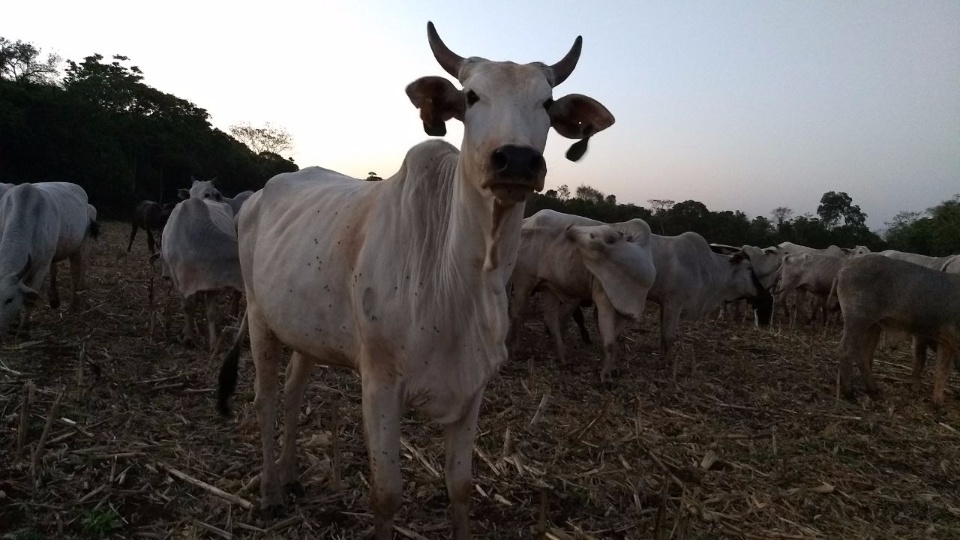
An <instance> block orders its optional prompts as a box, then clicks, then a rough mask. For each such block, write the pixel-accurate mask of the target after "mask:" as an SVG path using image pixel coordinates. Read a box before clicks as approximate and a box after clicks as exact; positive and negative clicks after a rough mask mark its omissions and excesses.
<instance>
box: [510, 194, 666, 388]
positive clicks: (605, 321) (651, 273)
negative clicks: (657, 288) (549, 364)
mask: <svg viewBox="0 0 960 540" xmlns="http://www.w3.org/2000/svg"><path fill="white" fill-rule="evenodd" d="M649 241H650V227H649V226H648V225H647V224H646V223H645V222H644V221H643V220H640V219H634V220H631V221H627V222H624V223H616V224H611V225H606V224H603V223H600V222H597V221H594V220H592V219H588V218H584V217H580V216H574V215H569V214H563V213H560V212H555V211H553V210H541V211H540V212H537V213H536V214H534V215H533V216H531V217H529V218H527V219H525V220H523V230H522V233H521V237H520V253H519V255H518V257H517V264H516V266H515V267H514V269H513V274H512V276H511V278H510V283H511V293H510V294H511V302H510V320H511V329H512V332H511V337H510V341H511V342H512V345H513V347H512V348H515V347H516V345H517V342H518V333H519V330H520V327H521V321H520V315H521V314H522V313H523V309H524V306H525V305H526V302H527V299H528V298H529V297H530V294H531V292H532V291H534V290H535V289H540V290H541V293H540V295H541V297H542V299H543V316H544V322H545V323H546V326H547V328H548V329H549V330H550V334H551V335H552V336H553V339H554V342H555V343H556V346H557V357H558V359H559V360H560V362H561V363H563V362H565V353H564V346H563V333H562V332H561V325H560V321H561V310H563V308H562V305H563V304H567V307H568V308H570V309H573V308H577V307H579V304H580V302H581V301H582V300H591V301H593V303H594V304H596V306H597V319H598V328H599V330H600V339H601V342H602V343H603V364H602V367H601V369H600V380H601V382H603V383H605V384H609V383H612V382H613V378H614V373H615V370H616V364H617V347H616V341H617V338H618V337H619V336H620V334H621V333H622V332H623V328H624V326H626V322H627V321H628V320H635V319H637V318H639V317H640V314H641V313H642V312H643V307H644V303H645V302H646V296H647V291H648V290H649V289H650V287H651V285H653V280H654V277H655V276H656V270H655V268H654V266H653V261H652V258H651V256H650V248H649ZM564 311H567V310H564ZM564 319H565V317H564ZM581 332H585V330H583V329H582V328H581Z"/></svg>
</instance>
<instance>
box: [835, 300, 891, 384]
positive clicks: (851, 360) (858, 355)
mask: <svg viewBox="0 0 960 540" xmlns="http://www.w3.org/2000/svg"><path fill="white" fill-rule="evenodd" d="M880 331H881V329H880V327H879V326H878V325H875V324H870V323H868V322H865V321H860V320H854V319H852V318H851V319H850V320H847V321H844V328H843V335H842V336H841V338H840V346H839V349H838V350H839V356H840V389H841V391H842V392H843V394H844V396H846V397H847V398H848V399H850V398H853V396H854V389H853V366H854V364H856V366H857V367H858V368H859V370H860V377H861V378H862V379H863V383H864V386H865V387H866V390H867V393H869V394H871V395H876V394H877V391H878V388H877V383H876V381H874V379H873V368H872V361H873V354H874V352H875V351H876V348H877V345H878V344H879V342H880Z"/></svg>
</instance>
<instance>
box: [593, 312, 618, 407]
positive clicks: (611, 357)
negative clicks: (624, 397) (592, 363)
mask: <svg viewBox="0 0 960 540" xmlns="http://www.w3.org/2000/svg"><path fill="white" fill-rule="evenodd" d="M593 302H594V304H596V311H597V328H598V329H599V331H600V342H601V343H602V344H603V364H602V365H601V366H600V383H601V384H602V385H603V386H604V387H607V388H610V387H612V386H613V382H614V380H615V379H616V378H617V376H618V375H619V369H618V368H619V364H618V359H617V354H618V352H619V351H618V348H617V338H618V337H620V332H622V331H623V327H624V326H625V323H626V321H625V320H621V319H622V317H620V316H619V315H618V314H617V311H616V310H615V309H614V308H613V304H611V303H610V299H608V298H607V296H606V294H602V293H601V294H594V295H593Z"/></svg>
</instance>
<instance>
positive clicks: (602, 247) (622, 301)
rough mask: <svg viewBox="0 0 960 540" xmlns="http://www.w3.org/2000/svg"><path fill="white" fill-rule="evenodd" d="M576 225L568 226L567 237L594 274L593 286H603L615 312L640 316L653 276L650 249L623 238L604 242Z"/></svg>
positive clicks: (629, 315) (654, 273) (654, 271)
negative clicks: (579, 232)
mask: <svg viewBox="0 0 960 540" xmlns="http://www.w3.org/2000/svg"><path fill="white" fill-rule="evenodd" d="M575 229H576V227H574V230H573V231H571V230H568V232H567V238H568V239H570V240H572V241H573V242H574V243H575V244H576V246H577V250H578V251H579V253H580V255H581V256H582V260H583V264H584V266H586V267H587V270H589V271H590V273H591V274H592V275H593V277H594V278H596V279H595V285H594V286H598V285H599V286H600V287H601V288H602V289H603V292H604V293H605V294H606V295H607V298H609V299H610V303H612V304H613V307H614V309H616V310H617V312H619V313H622V314H624V315H626V316H628V317H634V318H636V317H639V316H640V314H641V313H642V312H643V307H644V303H645V302H646V298H647V291H648V290H649V289H650V287H651V286H652V285H653V280H654V277H655V276H656V269H655V268H654V267H653V261H652V260H651V258H650V252H649V250H647V249H645V248H644V247H642V246H638V245H637V244H634V243H631V242H625V241H624V240H623V239H622V238H617V239H616V241H614V242H613V243H610V244H607V243H605V242H603V241H602V240H600V239H599V238H597V237H596V235H588V234H577V233H576V231H575Z"/></svg>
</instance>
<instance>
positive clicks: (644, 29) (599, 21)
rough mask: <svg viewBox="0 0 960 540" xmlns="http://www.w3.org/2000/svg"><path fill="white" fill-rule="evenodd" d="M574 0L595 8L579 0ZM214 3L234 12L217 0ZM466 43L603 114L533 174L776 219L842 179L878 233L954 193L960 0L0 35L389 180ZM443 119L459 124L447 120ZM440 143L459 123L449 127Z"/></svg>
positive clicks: (281, 5)
mask: <svg viewBox="0 0 960 540" xmlns="http://www.w3.org/2000/svg"><path fill="white" fill-rule="evenodd" d="M588 5H589V7H587V6H588ZM227 6H228V7H227ZM428 20H432V21H433V22H434V24H436V26H437V30H438V32H439V34H440V36H441V37H442V38H443V40H444V41H445V42H446V43H447V45H448V46H449V47H450V48H451V49H453V50H454V51H455V52H457V53H458V54H460V55H462V56H483V57H485V58H489V59H491V60H513V61H516V62H530V61H543V62H546V63H553V62H556V61H557V60H559V59H560V58H561V57H562V56H563V55H564V54H565V53H566V52H567V50H569V48H570V46H571V45H572V43H573V40H574V38H576V36H577V35H582V36H583V40H584V43H583V54H582V56H581V58H580V63H579V65H578V67H577V69H576V70H575V71H574V72H573V75H572V76H571V77H570V78H569V79H568V80H567V81H566V82H565V83H563V84H562V85H560V86H559V87H557V88H556V89H555V90H554V98H558V97H560V96H563V95H565V94H568V93H582V94H587V95H589V96H591V97H593V98H595V99H597V100H599V101H600V102H602V103H603V104H604V105H606V106H607V108H608V109H610V111H611V112H612V113H613V114H614V115H615V116H616V119H617V122H616V124H615V125H614V126H613V127H612V128H610V129H609V130H607V131H605V132H603V133H601V134H599V135H597V136H596V137H595V138H593V139H592V140H591V144H590V150H589V152H588V153H587V155H586V157H585V158H584V159H583V160H581V161H580V162H579V163H576V164H574V163H570V162H568V161H566V160H565V159H564V157H563V153H564V152H565V151H566V149H567V148H568V147H569V145H570V143H571V142H572V141H570V140H568V139H563V138H562V137H560V136H559V135H558V134H557V133H556V132H553V133H551V135H550V138H549V140H548V143H547V151H546V159H547V166H548V170H549V172H548V174H547V188H548V189H549V188H555V187H557V186H559V185H561V184H567V185H568V186H570V188H571V190H573V189H575V188H576V186H578V185H580V184H587V185H590V186H592V187H594V188H596V189H599V190H600V191H602V192H604V193H607V194H614V195H616V196H617V200H618V201H619V202H621V203H626V202H631V203H635V204H640V205H643V206H647V205H648V204H647V202H646V201H647V200H648V199H673V200H675V201H678V202H679V201H683V200H687V199H694V200H698V201H701V202H703V203H704V204H706V205H707V206H708V207H709V208H710V209H711V210H743V211H744V212H746V213H747V214H749V215H750V216H751V217H752V216H756V215H764V216H767V217H769V215H770V210H771V209H773V208H774V207H776V206H789V207H791V208H793V209H794V210H795V212H796V214H797V215H799V214H803V213H806V212H811V213H812V212H815V211H816V207H817V204H818V201H819V199H820V196H821V195H822V194H823V193H824V192H825V191H831V190H833V191H846V192H847V193H849V194H850V196H851V197H852V198H853V201H854V203H855V204H858V205H859V206H860V207H861V208H862V209H863V211H865V212H866V213H867V214H868V215H869V218H868V221H867V223H868V225H869V226H870V227H871V228H873V229H879V228H881V227H883V223H884V222H885V221H889V220H890V219H891V218H892V217H893V216H894V215H895V214H896V213H897V212H899V211H901V210H910V211H922V210H925V209H926V208H928V207H930V206H934V205H936V204H937V203H939V202H941V201H943V200H945V199H948V198H950V197H952V196H953V195H954V194H957V193H960V1H957V0H946V1H930V0H918V1H847V0H830V1H776V0H774V1H743V2H738V1H678V2H642V1H625V2H602V1H598V2H591V3H589V4H588V3H585V2H544V1H530V2H474V3H470V4H466V3H459V2H344V3H331V2H289V1H286V0H275V1H272V2H259V3H247V2H235V3H232V4H224V3H221V2H202V1H192V2H184V1H179V0H173V1H167V2H160V3H157V2H130V1H124V2H119V1H117V2H107V1H82V2H77V1H57V2H50V1H43V0H34V1H32V2H16V3H8V4H7V5H5V6H4V9H3V16H2V18H0V36H3V37H6V38H8V39H13V40H16V39H21V40H25V41H30V42H32V43H34V44H36V45H37V46H39V47H41V48H42V50H43V51H44V52H45V53H46V52H56V53H58V54H60V55H61V56H63V57H64V58H65V59H73V60H77V61H79V60H81V59H82V58H83V57H84V56H87V55H90V54H93V53H101V54H103V55H105V56H108V57H109V56H110V55H113V54H123V55H126V56H129V57H130V58H131V61H132V63H133V64H135V65H137V66H139V67H140V68H141V69H142V70H143V72H144V74H145V82H146V83H147V84H149V85H151V86H154V87H156V88H158V89H160V90H162V91H165V92H169V93H172V94H175V95H177V96H179V97H182V98H185V99H188V100H190V101H192V102H194V103H196V104H197V105H198V106H200V107H203V108H205V109H206V110H207V111H209V112H210V114H211V121H212V123H213V124H214V125H215V126H217V127H219V128H221V129H224V130H226V129H227V127H228V126H230V125H231V124H234V123H237V122H242V121H246V122H250V123H252V124H254V125H257V124H263V123H265V122H271V123H273V124H275V125H278V126H282V127H284V128H286V129H287V130H288V131H289V132H290V133H291V134H292V135H293V138H294V142H295V145H296V148H295V152H294V154H293V157H294V159H295V160H296V162H297V164H299V165H300V166H301V167H304V166H309V165H321V166H324V167H327V168H331V169H334V170H338V171H340V172H343V173H345V174H349V175H351V176H358V177H361V178H362V177H364V176H366V174H367V172H368V171H376V172H377V173H378V174H380V176H383V177H388V176H390V175H392V174H393V173H394V172H395V171H396V170H397V168H398V167H399V165H400V162H401V161H402V159H403V156H404V154H405V152H406V150H407V149H408V148H409V147H410V146H412V145H414V144H416V143H418V142H420V141H422V140H424V139H426V138H427V136H426V135H425V134H424V133H423V130H422V128H421V124H420V121H419V119H418V116H417V111H416V109H414V107H413V106H412V105H411V104H410V102H409V101H408V100H407V97H406V95H405V94H404V87H405V86H406V85H407V84H408V83H409V82H411V81H413V80H414V79H416V78H418V77H421V76H424V75H444V76H445V75H446V74H445V73H444V72H443V70H442V69H441V68H440V67H439V65H437V63H436V61H435V60H434V59H433V56H432V54H431V53H430V48H429V46H428V44H427V37H426V24H427V21H428ZM453 123H456V122H453ZM448 128H451V129H449V131H448V134H447V136H446V139H447V140H449V141H450V142H452V143H453V144H456V145H459V143H460V138H461V136H462V130H461V129H460V127H459V124H458V125H456V126H452V125H450V123H448Z"/></svg>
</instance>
